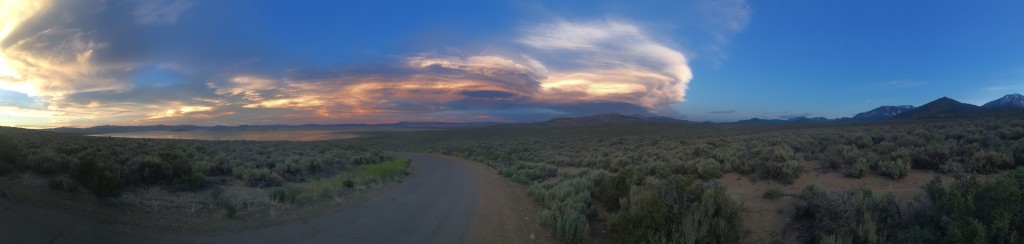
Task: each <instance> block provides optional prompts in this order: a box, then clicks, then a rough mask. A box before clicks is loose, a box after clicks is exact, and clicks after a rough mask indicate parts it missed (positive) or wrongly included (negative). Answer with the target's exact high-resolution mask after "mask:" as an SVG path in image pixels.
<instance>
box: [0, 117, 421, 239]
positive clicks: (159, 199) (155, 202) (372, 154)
mask: <svg viewBox="0 0 1024 244" xmlns="http://www.w3.org/2000/svg"><path fill="white" fill-rule="evenodd" d="M409 167H410V162H409V161H408V160H405V159H401V158H395V157H389V156H386V155H383V154H382V152H381V151H378V150H372V149H366V148H362V147H354V146H348V145H344V144H341V143H338V142H337V141H317V142H286V141H272V142H270V141H201V140H164V139H129V138H109V137H90V136H78V135H69V134H59V133H50V132H41V131H33V130H26V129H17V128H9V127H0V182H2V183H0V191H2V192H4V195H5V196H6V197H10V198H14V199H18V200H25V201H29V202H34V203H39V204H43V205H51V206H53V207H59V208H70V209H71V210H72V212H78V213H81V214H85V215H92V216H93V217H99V218H101V219H104V217H107V218H106V219H105V220H109V221H114V222H127V223H134V224H154V223H152V222H153V221H150V220H151V219H153V218H158V219H161V221H163V220H164V219H167V220H168V221H166V222H167V223H157V224H156V225H157V226H163V227H171V228H201V227H199V226H191V225H190V224H189V223H206V222H211V220H217V221H220V222H222V223H225V224H224V225H225V226H231V227H241V226H244V225H239V224H238V221H240V220H245V221H243V222H248V223H251V224H258V223H260V222H268V221H269V222H274V221H280V218H279V217H282V216H285V215H289V216H290V215H295V214H282V213H284V212H288V211H290V210H293V209H308V208H314V207H313V206H318V205H323V204H321V203H329V202H332V201H336V200H338V201H340V200H343V198H344V197H345V196H347V195H350V194H351V193H353V192H356V191H359V190H362V189H367V188H371V187H375V186H379V185H382V184H385V183H388V182H391V181H397V180H400V179H401V177H403V176H405V175H408V174H409V172H410V171H409ZM97 215H98V216H97ZM299 215H301V214H299ZM147 219H150V220H147ZM217 221H212V222H217ZM232 221H235V222H232ZM213 228H216V227H215V226H213Z"/></svg>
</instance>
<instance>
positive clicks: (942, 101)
mask: <svg viewBox="0 0 1024 244" xmlns="http://www.w3.org/2000/svg"><path fill="white" fill-rule="evenodd" d="M983 113H985V109H983V108H981V107H978V106H976V105H971V104H966V103H962V102H959V101H957V100H953V99H952V98H948V97H942V98H939V99H937V100H935V101H932V102H930V103H927V104H925V105H922V106H921V107H917V108H914V109H912V110H910V111H906V112H903V113H901V114H899V115H897V116H896V117H894V118H895V119H937V118H955V117H966V116H972V115H979V114H983Z"/></svg>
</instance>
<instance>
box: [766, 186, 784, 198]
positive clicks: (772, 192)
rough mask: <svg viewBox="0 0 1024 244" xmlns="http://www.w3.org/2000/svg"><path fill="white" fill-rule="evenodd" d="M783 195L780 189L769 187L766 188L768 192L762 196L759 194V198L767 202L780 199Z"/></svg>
mask: <svg viewBox="0 0 1024 244" xmlns="http://www.w3.org/2000/svg"><path fill="white" fill-rule="evenodd" d="M783 195H784V194H783V193H782V190H781V189H779V188H778V187H771V188H768V190H767V191H765V192H764V194H761V197H763V198H764V199H768V200H775V199H779V198H782V196H783Z"/></svg>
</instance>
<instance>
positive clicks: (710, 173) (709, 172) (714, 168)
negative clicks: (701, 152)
mask: <svg viewBox="0 0 1024 244" xmlns="http://www.w3.org/2000/svg"><path fill="white" fill-rule="evenodd" d="M696 165H697V175H700V177H701V178H704V179H717V178H718V177H722V165H721V164H719V163H718V161H715V160H714V159H707V158H702V159H699V160H697V163H696Z"/></svg>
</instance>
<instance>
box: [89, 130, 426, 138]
mask: <svg viewBox="0 0 1024 244" xmlns="http://www.w3.org/2000/svg"><path fill="white" fill-rule="evenodd" d="M413 130H421V129H407V128H353V129H332V130H323V129H308V130H307V129H279V130H269V129H268V130H193V131H137V132H119V133H107V134H95V135H90V136H100V137H103V136H106V137H125V138H150V139H193V140H248V141H321V140H337V139H349V138H355V137H358V136H359V135H358V133H359V132H370V131H413Z"/></svg>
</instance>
